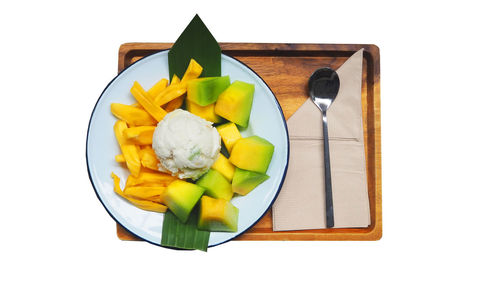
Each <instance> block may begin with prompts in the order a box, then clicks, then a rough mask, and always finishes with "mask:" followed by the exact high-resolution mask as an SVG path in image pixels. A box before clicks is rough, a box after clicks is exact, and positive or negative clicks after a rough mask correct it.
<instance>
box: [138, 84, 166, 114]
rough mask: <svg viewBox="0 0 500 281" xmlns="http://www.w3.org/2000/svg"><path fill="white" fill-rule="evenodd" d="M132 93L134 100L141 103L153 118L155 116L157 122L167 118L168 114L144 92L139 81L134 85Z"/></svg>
mask: <svg viewBox="0 0 500 281" xmlns="http://www.w3.org/2000/svg"><path fill="white" fill-rule="evenodd" d="M130 92H131V93H132V95H133V96H134V98H135V99H136V100H137V102H139V104H140V105H142V107H144V109H145V110H146V111H147V112H148V113H149V114H150V115H151V116H153V118H154V119H156V121H158V122H160V121H161V120H162V119H163V117H165V115H166V114H167V112H166V111H165V110H163V108H161V107H160V106H158V105H157V104H156V103H155V102H154V101H153V100H152V99H151V98H150V97H149V96H148V95H147V93H146V92H145V91H144V89H143V88H142V86H141V85H140V84H139V83H138V82H137V81H135V82H134V85H133V86H132V88H131V89H130Z"/></svg>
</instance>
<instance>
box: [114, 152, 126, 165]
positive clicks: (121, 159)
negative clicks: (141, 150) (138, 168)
mask: <svg viewBox="0 0 500 281" xmlns="http://www.w3.org/2000/svg"><path fill="white" fill-rule="evenodd" d="M115 161H116V162H118V163H125V156H123V154H118V155H116V156H115Z"/></svg>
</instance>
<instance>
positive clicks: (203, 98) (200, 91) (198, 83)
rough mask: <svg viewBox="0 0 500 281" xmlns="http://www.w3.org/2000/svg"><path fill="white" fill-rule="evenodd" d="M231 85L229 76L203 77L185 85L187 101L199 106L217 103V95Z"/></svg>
mask: <svg viewBox="0 0 500 281" xmlns="http://www.w3.org/2000/svg"><path fill="white" fill-rule="evenodd" d="M230 84H231V81H230V80H229V76H228V75H226V76H222V77H203V78H198V79H193V80H190V81H189V82H188V83H187V99H188V100H189V101H191V102H194V103H196V104H197V105H199V106H207V105H209V104H212V103H214V102H215V101H217V98H218V97H219V95H220V94H221V93H222V92H223V91H224V90H225V89H226V88H227V87H229V85H230Z"/></svg>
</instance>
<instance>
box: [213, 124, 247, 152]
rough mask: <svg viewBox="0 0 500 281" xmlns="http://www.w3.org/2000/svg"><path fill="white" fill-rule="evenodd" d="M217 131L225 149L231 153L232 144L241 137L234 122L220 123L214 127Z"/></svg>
mask: <svg viewBox="0 0 500 281" xmlns="http://www.w3.org/2000/svg"><path fill="white" fill-rule="evenodd" d="M216 129H217V131H218V132H219V135H220V137H221V138H222V141H223V142H224V145H225V146H226V148H227V151H228V152H229V153H231V151H232V150H233V146H234V144H235V143H236V142H237V141H238V140H239V139H241V134H240V131H239V130H238V128H237V127H236V124H234V123H226V124H222V125H219V126H217V127H216Z"/></svg>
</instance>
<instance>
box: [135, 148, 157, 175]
mask: <svg viewBox="0 0 500 281" xmlns="http://www.w3.org/2000/svg"><path fill="white" fill-rule="evenodd" d="M139 156H140V157H141V164H142V166H143V167H146V168H148V169H151V170H155V171H159V167H158V165H159V164H160V161H159V160H158V157H156V154H155V151H154V149H153V148H151V147H147V148H143V149H141V150H140V151H139Z"/></svg>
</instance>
